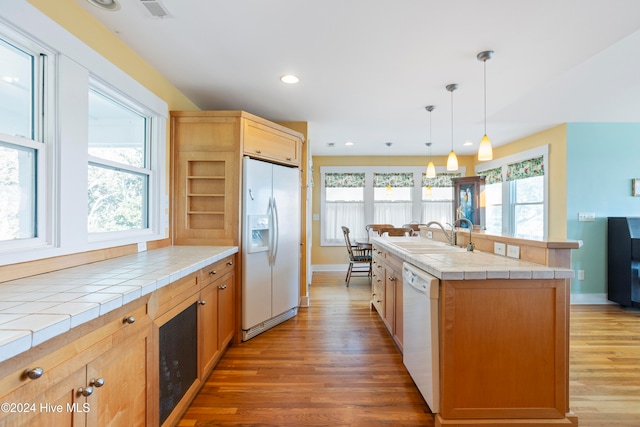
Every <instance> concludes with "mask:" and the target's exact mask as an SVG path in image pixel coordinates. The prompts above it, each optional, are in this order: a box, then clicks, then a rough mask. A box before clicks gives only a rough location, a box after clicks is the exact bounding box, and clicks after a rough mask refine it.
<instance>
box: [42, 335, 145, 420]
mask: <svg viewBox="0 0 640 427" xmlns="http://www.w3.org/2000/svg"><path fill="white" fill-rule="evenodd" d="M147 339H148V333H147V334H145V333H136V335H135V336H133V337H131V338H128V339H126V340H124V341H122V342H121V343H120V344H118V345H117V346H115V347H113V348H112V349H111V350H109V351H108V352H106V353H105V354H104V355H102V356H101V357H99V358H98V359H96V360H94V361H93V362H91V363H90V364H89V365H87V375H86V380H85V384H87V386H91V387H93V390H92V393H91V395H90V396H88V397H87V403H88V404H89V405H90V410H89V411H88V412H87V424H88V425H89V426H101V427H103V426H113V427H115V426H121V427H130V426H144V425H145V424H146V413H147V369H146V363H147V344H148V343H147ZM49 425H54V424H49Z"/></svg>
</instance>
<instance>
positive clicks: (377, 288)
mask: <svg viewBox="0 0 640 427" xmlns="http://www.w3.org/2000/svg"><path fill="white" fill-rule="evenodd" d="M371 280H372V281H371V289H372V292H371V304H372V305H373V307H375V309H376V311H377V312H378V314H379V315H380V317H381V319H382V321H383V322H384V324H385V326H386V327H387V330H388V331H389V333H390V334H391V336H392V337H393V340H394V341H395V343H396V345H397V346H398V348H399V349H400V351H402V262H401V261H400V260H399V259H397V258H395V257H393V256H390V255H389V254H388V253H387V251H385V250H384V249H381V248H380V247H378V246H376V245H374V246H373V259H372V274H371Z"/></svg>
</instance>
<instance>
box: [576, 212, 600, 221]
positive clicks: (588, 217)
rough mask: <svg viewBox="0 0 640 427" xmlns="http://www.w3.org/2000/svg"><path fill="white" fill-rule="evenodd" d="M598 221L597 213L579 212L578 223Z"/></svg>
mask: <svg viewBox="0 0 640 427" xmlns="http://www.w3.org/2000/svg"><path fill="white" fill-rule="evenodd" d="M595 220H596V213H595V212H578V221H580V222H585V221H589V222H591V221H595Z"/></svg>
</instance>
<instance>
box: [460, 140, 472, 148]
mask: <svg viewBox="0 0 640 427" xmlns="http://www.w3.org/2000/svg"><path fill="white" fill-rule="evenodd" d="M462 145H464V146H467V147H468V146H469V145H473V141H465V142H464V144H462Z"/></svg>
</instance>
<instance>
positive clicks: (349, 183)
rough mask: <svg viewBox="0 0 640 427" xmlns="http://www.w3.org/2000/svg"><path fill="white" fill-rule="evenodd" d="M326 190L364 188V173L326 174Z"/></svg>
mask: <svg viewBox="0 0 640 427" xmlns="http://www.w3.org/2000/svg"><path fill="white" fill-rule="evenodd" d="M324 186H325V187H326V188H360V187H364V173H326V174H324Z"/></svg>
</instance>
